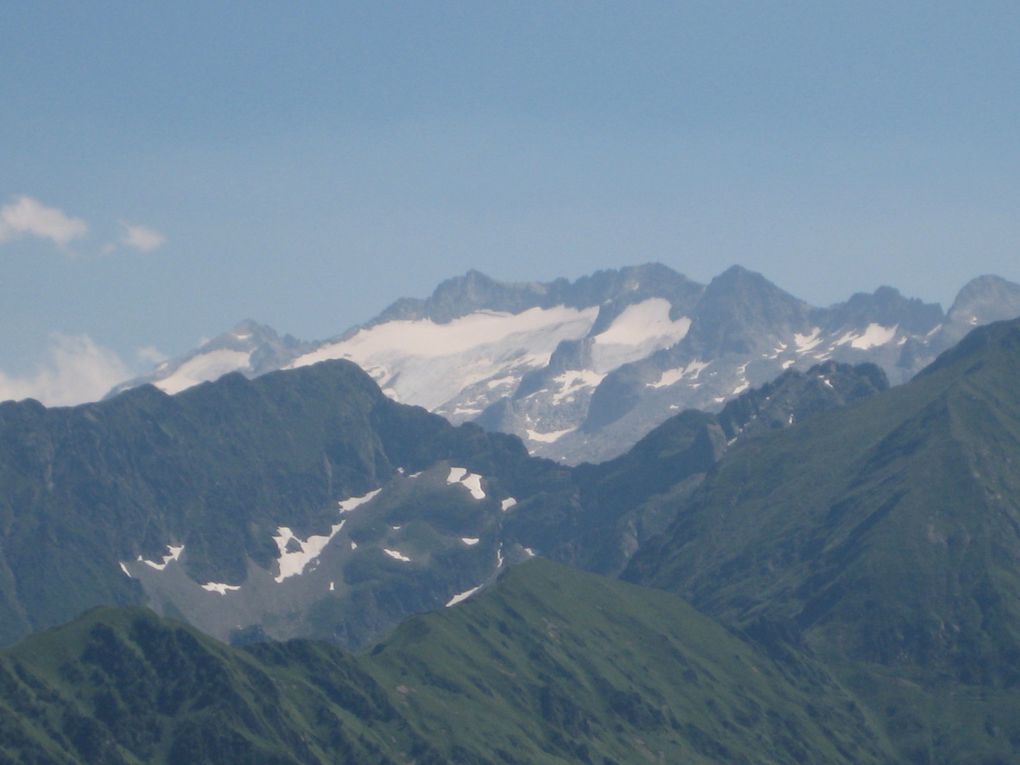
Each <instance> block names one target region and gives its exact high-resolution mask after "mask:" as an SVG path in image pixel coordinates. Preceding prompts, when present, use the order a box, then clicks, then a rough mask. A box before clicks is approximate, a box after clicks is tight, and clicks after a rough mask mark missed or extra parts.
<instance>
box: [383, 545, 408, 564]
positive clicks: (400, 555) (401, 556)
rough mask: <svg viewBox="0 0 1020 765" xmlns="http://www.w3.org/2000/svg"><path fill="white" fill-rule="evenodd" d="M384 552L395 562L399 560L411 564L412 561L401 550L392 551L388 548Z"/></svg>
mask: <svg viewBox="0 0 1020 765" xmlns="http://www.w3.org/2000/svg"><path fill="white" fill-rule="evenodd" d="M383 552H384V553H386V554H387V555H389V556H390V557H391V558H393V559H394V560H399V561H401V562H402V563H410V562H411V559H410V558H408V557H407V556H406V555H404V554H403V553H402V552H400V550H390V549H389V548H387V547H384V548H383Z"/></svg>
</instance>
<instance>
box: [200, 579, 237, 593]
mask: <svg viewBox="0 0 1020 765" xmlns="http://www.w3.org/2000/svg"><path fill="white" fill-rule="evenodd" d="M202 589H203V590H206V591H208V592H218V593H219V594H220V595H226V594H227V593H228V592H234V591H236V590H240V589H241V586H240V585H238V584H223V582H207V583H206V584H203V585H202Z"/></svg>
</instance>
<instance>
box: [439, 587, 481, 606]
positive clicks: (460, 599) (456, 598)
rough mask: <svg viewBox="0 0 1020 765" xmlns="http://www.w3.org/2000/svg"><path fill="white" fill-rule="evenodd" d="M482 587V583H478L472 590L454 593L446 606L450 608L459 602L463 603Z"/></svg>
mask: <svg viewBox="0 0 1020 765" xmlns="http://www.w3.org/2000/svg"><path fill="white" fill-rule="evenodd" d="M480 589H482V585H478V586H477V587H472V588H471V589H470V590H464V592H460V593H457V594H456V595H454V596H453V597H452V598H450V599H449V600H448V601H447V602H446V606H445V607H446V608H450V606H455V605H457V604H458V603H461V602H463V601H465V600H467V599H468V598H470V597H471V596H472V595H474V594H475V593H476V592H478V591H479V590H480Z"/></svg>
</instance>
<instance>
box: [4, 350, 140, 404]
mask: <svg viewBox="0 0 1020 765" xmlns="http://www.w3.org/2000/svg"><path fill="white" fill-rule="evenodd" d="M131 376H132V372H131V370H130V369H128V367H127V366H126V365H125V364H124V362H123V361H121V359H120V357H119V356H118V355H117V354H116V353H114V352H113V351H112V350H110V349H109V348H103V347H102V346H100V345H97V344H96V343H95V342H94V341H93V340H92V338H90V337H89V336H88V335H63V334H59V333H54V334H53V335H51V337H50V346H49V348H48V349H47V357H46V360H45V361H44V362H43V363H42V364H40V365H39V366H38V367H37V368H36V369H35V370H34V371H33V372H31V373H29V374H27V375H25V376H21V377H18V376H11V375H7V374H4V373H3V372H0V401H6V400H8V399H16V400H21V399H23V398H34V399H37V400H39V401H42V402H43V403H44V404H46V405H47V406H69V405H72V404H81V403H84V402H86V401H97V400H98V399H100V398H102V397H103V396H104V395H106V393H107V392H109V390H110V388H112V387H113V386H114V385H116V384H117V383H119V382H123V381H124V380H126V379H128V378H129V377H131Z"/></svg>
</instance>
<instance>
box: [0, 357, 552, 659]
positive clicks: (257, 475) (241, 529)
mask: <svg viewBox="0 0 1020 765" xmlns="http://www.w3.org/2000/svg"><path fill="white" fill-rule="evenodd" d="M562 472H563V468H560V467H558V466H556V465H555V464H554V463H550V462H548V461H545V460H535V459H533V458H530V457H529V456H528V455H527V453H526V451H525V450H524V448H523V446H522V445H521V443H520V441H518V440H517V439H516V438H514V437H512V436H507V435H503V434H488V433H485V432H484V431H483V430H482V429H481V428H479V427H477V426H475V425H470V424H469V425H463V426H460V427H454V426H452V425H450V424H449V423H448V422H447V421H446V420H444V419H443V418H441V417H439V416H437V415H433V414H429V413H428V412H426V411H425V410H423V409H421V408H418V407H408V406H404V405H401V404H397V403H396V402H394V401H392V400H390V399H389V398H387V397H386V396H384V395H383V394H382V392H381V391H380V390H379V388H378V386H376V384H375V383H374V382H372V380H371V378H369V377H368V376H367V375H366V374H365V373H364V372H362V371H361V370H360V369H359V368H358V367H356V366H355V365H354V364H351V363H350V362H344V361H334V362H329V363H327V364H320V365H316V366H315V367H308V368H304V369H300V370H295V371H291V372H277V373H272V374H267V375H264V376H262V377H259V378H257V379H256V380H253V381H249V380H247V379H246V378H244V377H243V376H242V375H240V374H231V375H227V376H225V377H223V378H221V379H220V380H219V381H217V382H215V383H205V384H202V385H199V386H196V387H194V388H191V389H189V390H187V391H184V392H183V393H181V394H179V395H177V396H172V397H171V396H168V395H166V394H165V393H162V392H160V391H159V390H157V389H156V388H154V387H152V386H143V387H141V388H138V389H134V390H129V391H127V392H126V393H124V394H122V395H120V396H117V397H116V398H113V399H111V400H109V401H104V402H100V403H97V404H88V405H83V406H79V407H74V408H66V409H59V408H58V409H46V408H44V407H42V406H41V405H39V404H38V403H36V402H33V401H26V402H21V403H13V402H8V403H6V404H3V405H0V487H2V488H0V572H2V574H0V641H2V642H10V641H12V640H14V639H17V638H19V637H21V636H22V635H24V634H26V633H28V632H30V631H33V630H37V629H40V628H44V627H48V626H51V625H54V624H59V623H61V622H64V621H66V620H67V619H68V618H69V617H70V616H72V615H73V614H75V613H78V612H80V611H81V610H82V609H83V608H87V607H89V606H92V605H99V604H103V603H123V604H129V603H149V604H151V605H152V606H153V607H154V608H156V609H157V610H158V611H159V612H161V613H165V614H168V615H173V616H178V617H182V618H185V619H187V620H188V621H190V622H191V623H193V624H196V625H197V626H199V627H201V628H202V629H204V630H205V631H207V632H209V633H210V634H213V635H216V636H218V637H221V638H223V639H226V638H229V637H231V636H234V635H235V633H241V632H244V631H245V630H251V629H254V630H255V632H256V633H257V634H267V635H273V636H276V637H280V638H286V637H293V636H295V635H318V636H322V637H326V638H330V639H333V640H337V641H340V642H344V643H346V644H349V645H351V644H353V645H357V644H360V643H362V642H363V641H364V640H366V639H368V637H370V636H372V635H375V634H378V633H379V632H380V631H382V630H385V629H387V628H389V627H391V626H393V625H394V624H396V623H397V622H399V621H400V620H401V619H402V618H405V617H406V616H407V615H409V614H411V613H415V612H418V611H422V610H429V609H431V608H436V607H442V606H443V605H444V604H445V603H447V602H449V601H450V600H451V599H452V598H454V597H455V596H457V595H458V594H461V595H463V593H464V592H465V591H467V590H470V589H471V588H473V587H477V586H478V585H481V584H484V583H486V582H487V581H489V580H491V578H492V577H494V576H495V574H496V573H497V572H498V571H499V570H500V569H501V568H502V567H503V566H504V565H505V564H506V563H507V562H509V561H512V560H515V559H517V558H521V557H526V556H527V555H528V553H527V552H525V551H523V550H521V549H519V548H513V547H511V546H509V545H507V546H505V547H504V546H503V545H502V544H501V536H500V534H499V533H497V531H498V528H499V524H500V523H501V521H502V518H503V517H504V515H505V513H506V511H508V510H509V509H510V508H511V507H512V506H513V503H514V502H515V501H516V500H515V498H516V499H519V500H520V501H523V500H525V499H526V498H528V497H529V496H530V495H531V494H532V493H534V492H535V491H537V488H536V487H538V486H543V487H551V486H555V484H556V481H557V475H558V474H559V473H562ZM483 476H484V478H483ZM246 634H247V633H246ZM249 637H250V635H249Z"/></svg>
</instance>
